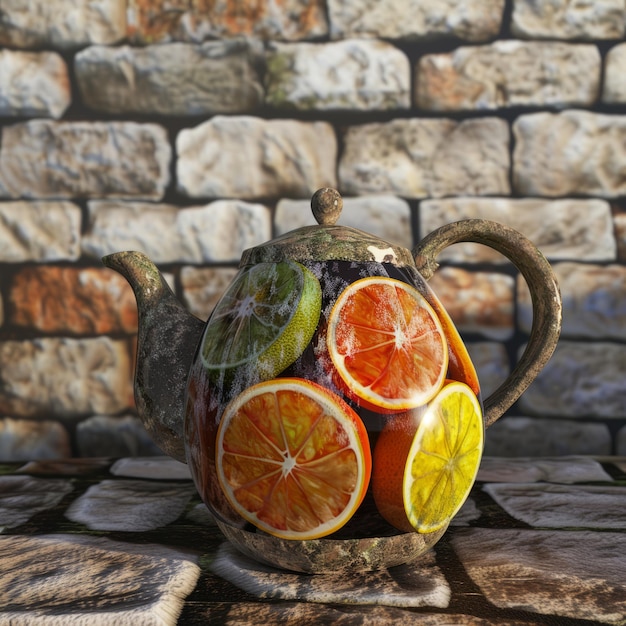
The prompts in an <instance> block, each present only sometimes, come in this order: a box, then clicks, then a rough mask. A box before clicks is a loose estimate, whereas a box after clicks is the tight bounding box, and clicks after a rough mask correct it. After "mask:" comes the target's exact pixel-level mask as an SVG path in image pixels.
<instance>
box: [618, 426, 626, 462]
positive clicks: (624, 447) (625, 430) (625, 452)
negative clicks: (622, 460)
mask: <svg viewBox="0 0 626 626" xmlns="http://www.w3.org/2000/svg"><path fill="white" fill-rule="evenodd" d="M616 446H617V449H616V454H618V455H620V456H626V426H623V427H622V428H620V429H619V430H618V431H617V441H616Z"/></svg>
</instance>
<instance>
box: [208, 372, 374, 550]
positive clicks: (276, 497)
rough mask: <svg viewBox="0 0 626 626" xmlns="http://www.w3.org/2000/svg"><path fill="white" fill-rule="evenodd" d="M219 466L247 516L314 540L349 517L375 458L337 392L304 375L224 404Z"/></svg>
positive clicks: (283, 533) (228, 491)
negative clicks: (305, 377)
mask: <svg viewBox="0 0 626 626" xmlns="http://www.w3.org/2000/svg"><path fill="white" fill-rule="evenodd" d="M216 467H217V475H218V479H219V482H220V485H221V487H222V489H223V491H224V493H225V495H226V497H227V498H228V500H229V501H230V503H231V505H232V506H233V507H234V509H235V510H236V511H237V512H238V513H239V514H240V515H241V516H242V517H243V518H244V519H246V520H248V521H249V522H251V523H252V524H254V525H255V526H257V527H258V528H260V529H261V530H264V531H265V532H267V533H269V534H271V535H274V536H276V537H281V538H284V539H315V538H317V537H323V536H325V535H328V534H330V533H332V532H334V531H336V530H338V529H339V528H341V527H342V526H343V525H344V524H345V523H346V522H347V521H348V520H349V519H350V518H351V517H352V515H353V514H354V512H355V511H356V509H357V508H358V507H359V505H360V504H361V502H362V500H363V497H364V496H365V492H366V491H367V487H368V485H369V480H370V475H371V468H372V460H371V453H370V448H369V441H368V437H367V431H366V430H365V426H364V425H363V422H362V421H361V419H360V418H359V416H358V415H357V414H356V413H355V412H354V411H353V410H352V409H351V408H350V407H349V406H348V405H347V404H346V403H345V402H344V401H343V400H341V398H339V397H338V396H336V395H335V394H334V393H332V392H330V391H328V390H327V389H325V388H323V387H321V386H320V385H318V384H316V383H313V382H310V381H307V380H304V379H300V378H277V379H274V380H271V381H266V382H262V383H259V384H257V385H254V386H252V387H249V388H248V389H246V390H245V391H244V392H243V393H241V394H240V395H239V396H237V397H236V398H235V399H234V400H233V401H232V402H231V403H230V404H229V405H228V406H227V407H226V410H225V411H224V415H223V417H222V420H221V422H220V425H219V429H218V432H217V455H216Z"/></svg>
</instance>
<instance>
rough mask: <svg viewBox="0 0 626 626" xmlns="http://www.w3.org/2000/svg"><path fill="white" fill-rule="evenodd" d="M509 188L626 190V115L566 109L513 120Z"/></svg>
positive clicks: (555, 192) (547, 192)
mask: <svg viewBox="0 0 626 626" xmlns="http://www.w3.org/2000/svg"><path fill="white" fill-rule="evenodd" d="M513 132H514V135H515V149H514V151H513V184H514V189H515V191H517V192H518V193H520V194H522V195H529V196H548V197H554V196H567V195H583V196H584V195H586V196H600V197H608V198H611V197H615V196H623V195H625V194H626V177H625V176H624V170H625V168H626V153H625V152H624V150H623V146H624V144H625V143H626V115H605V114H601V113H592V112H590V111H576V110H568V111H563V112H561V113H545V112H542V113H531V114H529V115H522V116H520V117H518V118H517V120H516V121H515V123H514V124H513Z"/></svg>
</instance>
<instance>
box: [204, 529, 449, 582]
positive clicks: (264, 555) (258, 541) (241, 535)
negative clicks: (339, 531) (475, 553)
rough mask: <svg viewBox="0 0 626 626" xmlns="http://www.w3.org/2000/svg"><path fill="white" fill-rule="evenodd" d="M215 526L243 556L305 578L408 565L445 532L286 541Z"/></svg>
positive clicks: (442, 530) (441, 530)
mask: <svg viewBox="0 0 626 626" xmlns="http://www.w3.org/2000/svg"><path fill="white" fill-rule="evenodd" d="M216 522H217V525H218V526H219V528H220V530H221V531H222V532H223V533H224V535H225V537H226V538H227V539H228V540H229V541H231V542H232V543H233V544H234V545H235V546H236V547H237V549H238V550H240V551H241V552H243V553H244V554H246V555H248V556H250V557H252V558H253V559H256V560H257V561H260V562H262V563H266V564H268V565H273V566H278V567H282V568H283V569H288V570H294V571H297V572H304V573H306V574H321V573H328V572H334V573H336V572H340V571H366V570H367V571H369V570H377V569H383V568H386V567H394V566H396V565H402V564H404V563H409V562H411V561H413V560H414V559H416V558H417V557H419V556H420V555H422V554H424V553H425V552H427V551H428V550H430V549H431V548H432V547H433V546H434V545H435V544H436V543H437V542H438V541H439V539H441V537H442V536H443V534H444V533H445V531H446V530H447V526H445V527H444V528H441V529H440V530H438V531H435V532H433V533H429V534H419V533H403V534H398V535H391V536H389V537H366V538H362V539H309V540H306V541H287V540H285V539H279V538H277V537H272V536H271V535H266V534H261V533H253V532H248V531H246V530H242V529H239V528H235V527H234V526H231V525H230V524H226V523H224V522H221V521H220V520H217V519H216Z"/></svg>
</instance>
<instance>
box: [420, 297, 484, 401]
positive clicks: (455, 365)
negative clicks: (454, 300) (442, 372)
mask: <svg viewBox="0 0 626 626" xmlns="http://www.w3.org/2000/svg"><path fill="white" fill-rule="evenodd" d="M426 297H427V298H428V301H429V303H430V305H431V306H432V307H433V310H434V311H435V313H436V314H437V317H438V318H439V321H440V322H441V326H442V328H443V332H444V334H445V336H446V339H447V340H448V357H449V358H448V374H447V376H446V378H451V379H452V380H458V381H461V382H464V383H465V384H466V385H468V386H469V388H470V389H471V390H472V391H473V392H474V393H475V394H476V395H477V396H478V395H479V394H480V383H479V382H478V375H477V374H476V369H475V368H474V364H473V363H472V359H471V358H470V355H469V352H468V351H467V348H466V347H465V343H464V342H463V339H461V335H459V331H458V330H457V329H456V326H455V325H454V322H453V321H452V319H451V318H450V316H449V315H448V312H447V311H446V310H445V308H444V307H443V305H442V304H441V302H440V301H439V299H438V298H437V296H436V295H435V294H434V293H433V292H432V290H431V291H430V293H428V294H427V295H426Z"/></svg>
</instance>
